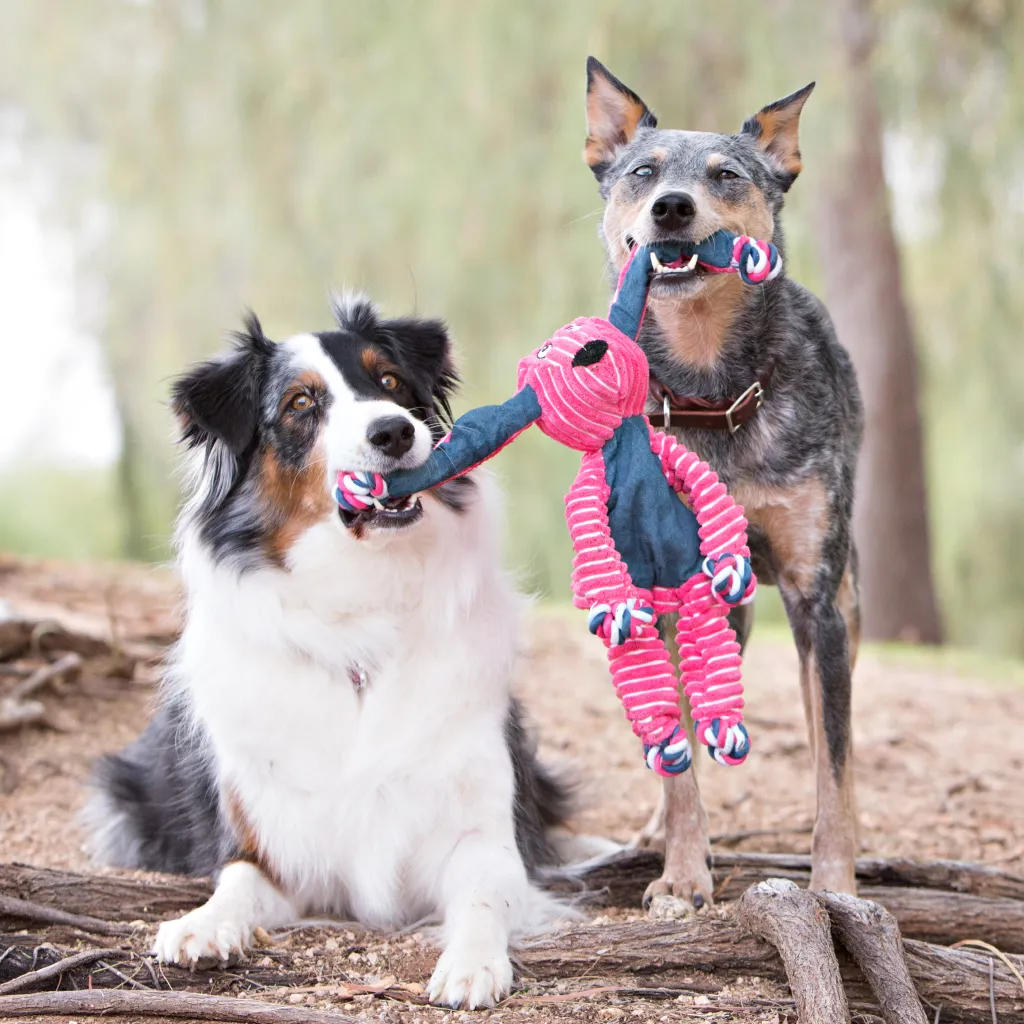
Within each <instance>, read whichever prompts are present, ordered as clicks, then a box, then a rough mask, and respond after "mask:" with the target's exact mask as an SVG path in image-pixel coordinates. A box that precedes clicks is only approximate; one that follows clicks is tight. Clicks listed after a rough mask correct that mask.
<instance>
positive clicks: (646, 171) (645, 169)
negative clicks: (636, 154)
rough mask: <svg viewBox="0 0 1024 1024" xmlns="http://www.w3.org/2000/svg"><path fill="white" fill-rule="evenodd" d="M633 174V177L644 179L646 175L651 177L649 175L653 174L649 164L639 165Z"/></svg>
mask: <svg viewBox="0 0 1024 1024" xmlns="http://www.w3.org/2000/svg"><path fill="white" fill-rule="evenodd" d="M633 173H634V174H635V175H637V176H638V177H641V178H646V177H647V176H648V175H651V174H653V173H654V168H653V167H651V165H650V164H641V165H640V166H639V167H637V168H636V169H635V170H634V171H633Z"/></svg>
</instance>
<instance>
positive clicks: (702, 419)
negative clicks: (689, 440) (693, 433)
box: [647, 364, 775, 434]
mask: <svg viewBox="0 0 1024 1024" xmlns="http://www.w3.org/2000/svg"><path fill="white" fill-rule="evenodd" d="M774 373H775V366H774V364H769V365H768V367H767V368H766V369H765V370H764V372H763V373H762V374H761V376H760V377H758V378H757V380H755V381H754V383H753V384H751V385H750V387H749V388H747V389H746V390H745V391H744V392H743V393H742V394H740V395H739V396H738V397H737V398H735V399H733V398H723V399H720V400H716V401H712V400H709V399H707V398H693V397H690V396H688V395H686V396H683V395H677V394H676V393H675V392H674V391H670V390H669V389H668V388H667V387H665V385H664V384H662V383H661V381H660V380H657V379H656V378H655V377H651V398H652V399H653V400H654V401H655V402H657V403H658V405H659V406H660V407H661V411H660V412H654V413H651V414H650V416H648V417H647V418H648V419H649V420H650V421H651V426H652V427H659V428H660V429H662V430H666V429H669V428H671V427H682V428H687V427H688V428H691V429H695V430H728V431H729V433H730V434H735V433H736V431H737V430H739V429H740V427H742V426H743V424H744V423H747V422H749V421H750V420H751V419H753V418H754V416H755V415H756V414H757V410H758V409H760V408H761V406H762V405H763V404H764V394H765V392H766V391H767V390H768V385H769V384H770V383H771V380H772V375H773V374H774Z"/></svg>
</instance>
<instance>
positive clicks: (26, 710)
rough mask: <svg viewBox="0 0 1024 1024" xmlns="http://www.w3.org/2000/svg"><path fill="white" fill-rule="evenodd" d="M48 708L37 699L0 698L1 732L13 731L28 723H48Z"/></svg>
mask: <svg viewBox="0 0 1024 1024" xmlns="http://www.w3.org/2000/svg"><path fill="white" fill-rule="evenodd" d="M47 724H48V719H47V716H46V708H45V707H44V706H43V705H42V704H41V703H40V702H39V701H37V700H25V701H21V700H15V699H14V698H13V697H4V698H3V699H0V732H12V731H13V730H15V729H21V728H23V727H24V726H26V725H47Z"/></svg>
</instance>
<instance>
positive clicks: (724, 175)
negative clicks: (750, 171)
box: [715, 167, 739, 181]
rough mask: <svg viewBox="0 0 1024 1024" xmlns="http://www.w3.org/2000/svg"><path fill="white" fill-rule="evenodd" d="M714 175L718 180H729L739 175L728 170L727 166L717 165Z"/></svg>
mask: <svg viewBox="0 0 1024 1024" xmlns="http://www.w3.org/2000/svg"><path fill="white" fill-rule="evenodd" d="M715 177H717V178H718V180H719V181H729V180H731V179H733V178H738V177H739V175H738V174H737V173H736V172H735V171H730V170H729V168H728V167H719V168H718V171H717V173H716V175H715Z"/></svg>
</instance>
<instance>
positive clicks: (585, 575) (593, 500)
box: [565, 452, 636, 610]
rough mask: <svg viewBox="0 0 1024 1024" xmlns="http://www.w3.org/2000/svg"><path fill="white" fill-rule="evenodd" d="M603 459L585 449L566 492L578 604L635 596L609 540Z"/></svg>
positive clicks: (604, 601) (607, 492) (576, 601)
mask: <svg viewBox="0 0 1024 1024" xmlns="http://www.w3.org/2000/svg"><path fill="white" fill-rule="evenodd" d="M610 494H611V491H610V490H609V487H608V482H607V481H606V480H605V473H604V459H603V458H602V457H601V453H600V452H587V453H586V454H585V455H584V456H583V464H582V465H581V466H580V471H579V473H578V474H577V476H576V479H575V481H574V482H573V485H572V487H571V488H570V489H569V493H568V494H567V495H566V496H565V518H566V522H567V523H568V526H569V536H570V537H571V538H572V546H573V549H574V550H575V552H576V554H575V557H574V558H573V560H572V592H573V598H574V603H575V605H576V607H577V608H586V609H588V610H589V609H590V608H591V607H592V606H593V605H595V604H602V603H603V604H614V603H615V602H618V601H625V600H626V599H627V598H629V597H634V596H636V594H635V591H634V588H633V584H632V581H631V580H630V578H629V572H628V570H627V569H626V566H625V565H624V564H623V562H622V559H621V558H620V557H619V553H618V552H617V551H616V550H615V545H614V543H613V542H612V534H611V529H610V528H609V526H608V497H609V495H610Z"/></svg>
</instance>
